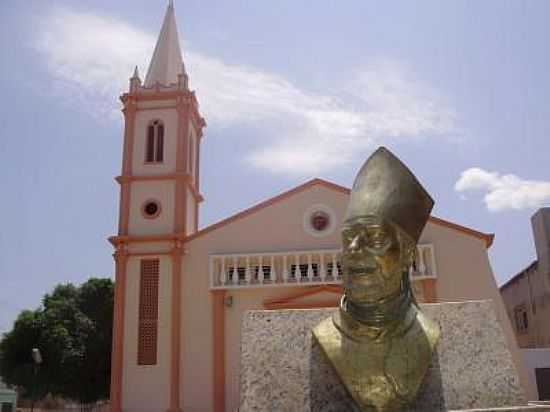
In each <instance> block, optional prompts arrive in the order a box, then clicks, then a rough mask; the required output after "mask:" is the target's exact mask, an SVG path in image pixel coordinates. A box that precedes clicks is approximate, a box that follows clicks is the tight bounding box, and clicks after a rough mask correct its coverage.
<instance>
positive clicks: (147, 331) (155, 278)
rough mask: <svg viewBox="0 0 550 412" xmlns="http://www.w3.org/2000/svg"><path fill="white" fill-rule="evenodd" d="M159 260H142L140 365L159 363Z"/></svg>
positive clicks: (139, 336) (140, 282)
mask: <svg viewBox="0 0 550 412" xmlns="http://www.w3.org/2000/svg"><path fill="white" fill-rule="evenodd" d="M158 296H159V260H158V259H143V260H141V272H140V281H139V314H138V316H139V325H138V365H155V364H156V363H157V339H158Z"/></svg>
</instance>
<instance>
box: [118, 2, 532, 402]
mask: <svg viewBox="0 0 550 412" xmlns="http://www.w3.org/2000/svg"><path fill="white" fill-rule="evenodd" d="M121 101H122V103H123V110H122V111H123V114H124V119H125V129H124V139H123V140H124V142H123V159H122V172H121V175H120V176H118V177H116V180H117V182H118V183H119V185H120V205H119V211H120V212H119V229H118V234H117V235H115V236H112V237H111V238H110V239H109V240H110V242H111V243H112V245H113V246H114V249H115V252H114V259H115V285H116V286H115V309H114V326H113V352H112V374H111V408H112V410H113V411H114V412H120V411H125V412H131V411H171V412H176V411H186V412H187V411H217V412H219V411H224V410H225V411H234V410H237V408H238V405H239V364H240V322H241V317H242V315H243V313H244V312H245V311H247V310H252V309H307V308H318V307H336V306H337V305H338V302H339V297H340V294H341V286H340V285H341V268H340V263H339V261H340V249H341V240H340V233H339V231H340V226H341V224H342V219H343V216H344V214H345V210H346V206H347V203H348V198H349V193H350V191H349V189H348V188H345V187H342V186H339V185H336V184H334V183H331V182H328V181H325V180H321V179H313V180H311V181H309V182H306V183H304V184H302V185H300V186H298V187H295V188H292V189H290V190H288V191H287V192H285V193H282V194H279V195H277V196H275V197H273V198H271V199H268V200H266V201H264V202H262V203H260V204H258V205H255V206H253V207H251V208H249V209H247V210H244V211H242V212H240V213H238V214H236V215H234V216H231V217H228V218H227V219H224V220H222V221H221V222H218V223H215V224H213V225H211V226H208V227H205V228H201V229H199V227H198V221H199V219H198V217H199V205H200V203H201V202H202V201H203V197H202V195H201V190H200V189H201V186H200V146H201V140H202V139H203V138H204V137H203V129H204V127H205V125H206V123H205V120H204V119H203V118H202V116H201V114H200V109H199V105H198V100H197V97H196V96H195V93H194V92H193V91H191V90H190V89H189V81H188V76H187V73H186V71H185V66H184V64H183V59H182V55H181V50H180V46H179V41H178V33H177V28H176V21H175V16H174V7H173V5H172V4H170V5H169V6H168V10H167V12H166V15H165V18H164V22H163V25H162V29H161V32H160V35H159V38H158V42H157V45H156V47H155V51H154V54H153V57H152V59H151V63H150V66H149V69H148V72H147V75H146V77H145V79H144V81H143V82H142V80H141V79H140V76H139V73H138V72H137V69H136V71H135V72H134V74H133V76H132V77H131V79H130V86H129V90H128V92H127V93H124V94H123V95H122V96H121ZM492 241H493V235H491V234H486V233H482V232H480V231H477V230H474V229H470V228H466V227H464V226H461V225H459V224H456V223H453V222H449V221H446V220H443V219H439V218H436V217H434V216H432V217H430V220H429V222H428V224H427V226H426V227H425V229H424V232H423V233H422V235H421V237H420V242H419V246H418V250H417V258H416V262H415V264H414V266H413V267H412V268H411V280H412V285H413V289H414V293H415V295H416V298H417V300H418V301H420V302H428V303H429V302H439V301H458V300H474V299H492V300H493V303H494V307H495V311H496V313H497V318H498V319H499V321H500V322H501V325H502V327H503V329H504V331H505V333H506V336H507V338H508V341H509V347H510V350H511V352H512V355H513V357H514V360H515V361H516V363H517V367H518V370H519V372H520V376H521V377H522V380H523V376H524V373H523V368H522V365H521V363H520V360H519V356H518V353H517V345H516V341H515V338H514V335H513V331H512V329H511V326H510V322H509V320H508V318H507V316H506V311H505V309H504V306H503V304H502V300H501V297H500V294H499V291H498V288H497V285H496V282H495V279H494V276H493V273H492V270H491V266H490V262H489V258H488V254H487V250H488V248H489V247H490V246H491V243H492ZM266 332H267V333H269V331H266ZM288 350H292V348H291V347H289V349H288ZM275 373H276V372H275ZM281 373H284V372H281ZM523 381H524V382H526V380H523ZM525 388H526V390H527V391H528V396H529V397H530V398H532V397H531V396H530V392H529V391H530V388H529V387H528V386H527V384H526V385H525Z"/></svg>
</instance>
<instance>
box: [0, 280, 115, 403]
mask: <svg viewBox="0 0 550 412" xmlns="http://www.w3.org/2000/svg"><path fill="white" fill-rule="evenodd" d="M112 314H113V282H112V281H111V280H110V279H98V278H92V279H89V280H88V281H87V282H86V283H84V284H82V285H81V286H79V287H76V286H74V285H72V284H63V285H58V286H56V287H55V289H54V290H53V291H52V292H51V293H49V294H46V295H45V296H44V298H43V299H42V306H41V307H40V308H39V309H37V310H34V311H29V310H26V311H23V312H21V313H20V314H19V316H18V318H17V320H16V321H15V323H14V326H13V329H12V330H11V331H10V332H8V333H6V334H4V336H3V338H2V341H1V342H0V376H1V377H2V380H3V381H4V382H5V383H7V384H8V385H14V386H18V387H21V388H22V389H23V390H24V391H25V393H26V395H27V396H28V397H31V396H35V397H37V398H40V397H42V396H44V395H45V394H46V393H51V394H53V395H59V396H62V397H64V398H69V399H74V400H78V401H80V402H81V403H89V402H94V401H96V400H99V399H106V398H108V396H109V383H110V370H111V337H112V332H111V331H112V316H113V315H112ZM32 348H39V349H40V352H41V354H42V359H43V362H42V364H41V365H40V367H39V368H38V369H35V365H34V364H33V362H32V357H31V351H32Z"/></svg>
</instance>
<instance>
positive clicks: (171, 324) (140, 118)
mask: <svg viewBox="0 0 550 412" xmlns="http://www.w3.org/2000/svg"><path fill="white" fill-rule="evenodd" d="M120 100H121V101H122V104H123V108H122V112H123V114H124V138H123V142H124V143H123V155H122V172H121V175H120V176H118V177H117V178H116V181H117V182H118V183H119V184H120V205H119V224H118V235H117V236H113V237H111V238H110V239H109V240H110V241H111V243H112V244H113V246H114V247H115V253H114V258H115V308H114V319H113V351H112V370H111V408H112V411H113V412H121V411H122V410H125V411H132V410H158V408H159V406H162V405H164V406H165V407H164V408H163V410H167V411H170V412H177V411H181V406H180V405H181V400H180V393H181V389H180V388H181V385H182V383H181V379H180V364H181V355H180V353H181V337H180V334H181V293H182V288H183V287H184V285H182V277H183V275H182V273H181V272H182V260H183V248H182V245H183V244H184V242H185V239H186V237H188V236H190V235H192V234H193V233H195V232H196V231H197V225H198V213H199V203H200V202H201V201H202V200H203V198H202V196H201V194H200V175H199V158H200V145H201V140H202V130H203V128H204V127H205V126H206V123H205V121H204V119H203V118H202V117H201V115H200V113H199V105H198V101H197V98H196V96H195V93H194V92H193V91H191V90H190V89H189V80H188V76H187V72H186V70H185V65H184V63H183V58H182V54H181V49H180V45H179V39H178V31H177V27H176V19H175V15H174V6H173V3H172V1H170V3H169V5H168V8H167V10H166V14H165V17H164V21H163V24H162V28H161V31H160V34H159V37H158V40H157V43H156V46H155V49H154V52H153V56H152V59H151V62H150V64H149V68H148V70H147V75H146V76H145V80H144V81H143V82H142V80H141V78H140V75H139V72H138V69H137V67H136V68H135V70H134V73H133V75H132V77H131V78H130V84H129V90H128V92H126V93H124V94H123V95H122V96H121V97H120ZM159 387H161V388H162V389H159ZM130 391H131V392H132V393H140V396H135V395H133V396H132V397H131V399H130V397H127V396H126V395H127V394H128V393H129V392H130ZM132 402H133V403H135V404H133V403H132Z"/></svg>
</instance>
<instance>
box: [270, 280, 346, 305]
mask: <svg viewBox="0 0 550 412" xmlns="http://www.w3.org/2000/svg"><path fill="white" fill-rule="evenodd" d="M327 295H328V296H327ZM340 296H342V287H341V286H339V285H319V286H311V287H309V288H307V289H305V290H300V291H298V292H293V293H289V294H288V295H286V296H284V297H279V298H276V299H267V300H264V302H263V306H264V308H265V309H313V308H335V307H337V306H338V303H339V302H340Z"/></svg>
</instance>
